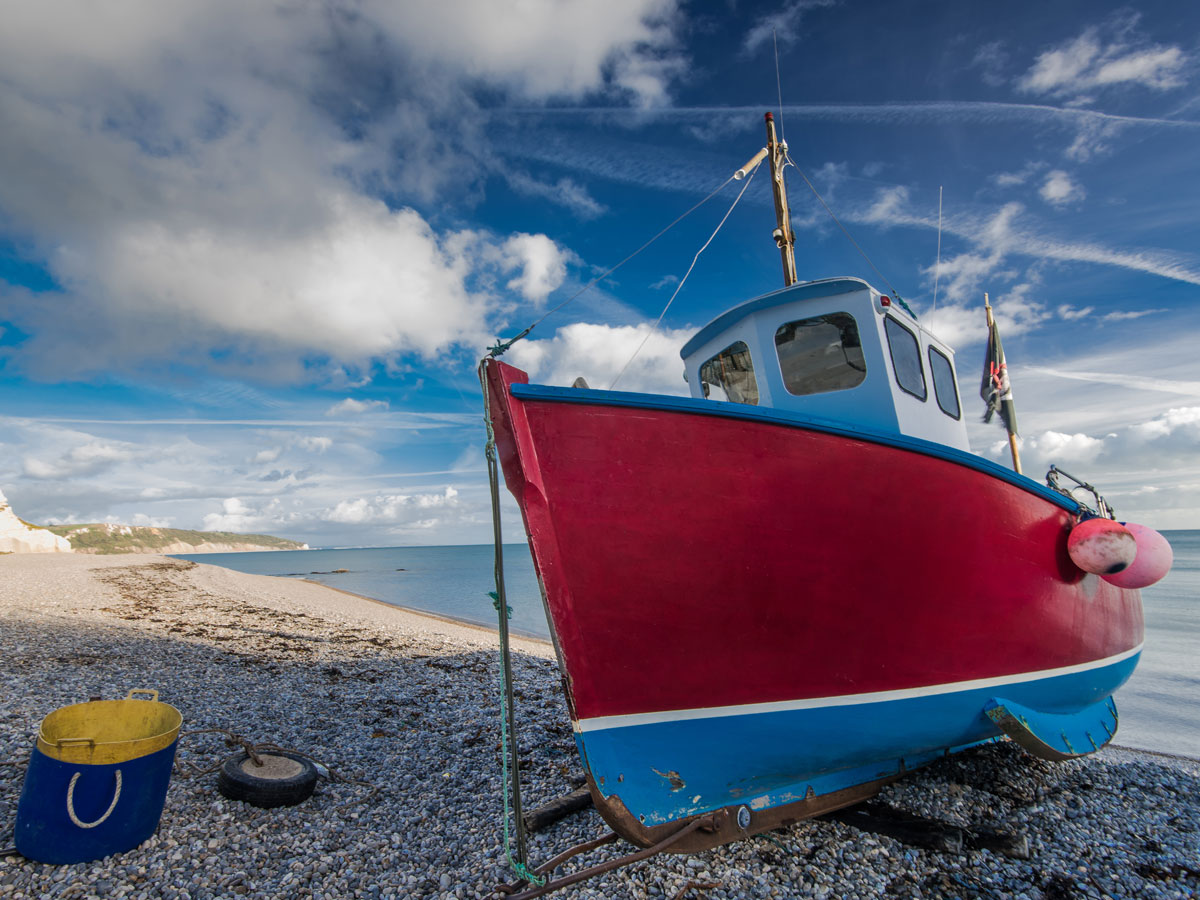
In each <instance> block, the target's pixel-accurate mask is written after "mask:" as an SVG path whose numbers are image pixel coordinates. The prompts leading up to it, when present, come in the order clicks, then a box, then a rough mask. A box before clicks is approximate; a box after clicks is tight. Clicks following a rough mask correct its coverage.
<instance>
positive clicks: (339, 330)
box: [0, 0, 1200, 547]
mask: <svg viewBox="0 0 1200 900" xmlns="http://www.w3.org/2000/svg"><path fill="white" fill-rule="evenodd" d="M4 7H5V11H4V17H3V19H4V27H3V28H2V29H0V451H2V452H0V491H3V493H4V495H5V496H7V498H8V500H9V501H10V502H11V504H12V506H13V509H14V511H15V512H16V513H17V514H18V515H20V516H21V517H22V518H24V519H26V520H27V521H31V522H35V523H38V524H62V523H77V522H98V521H109V522H120V523H124V524H134V525H156V526H169V527H175V528H198V529H209V530H226V531H238V532H258V533H268V534H275V535H279V536H281V537H288V538H292V539H295V540H300V541H305V542H308V543H309V544H311V545H312V546H314V547H341V546H393V545H419V544H462V543H484V542H488V541H490V540H491V516H490V508H489V501H488V492H487V479H486V471H485V467H484V461H483V449H482V448H483V441H484V432H483V427H482V408H481V400H480V393H479V383H478V380H477V376H476V371H475V370H476V365H477V362H478V360H479V358H480V357H481V356H482V355H483V354H484V353H485V352H486V349H487V347H488V346H489V345H490V344H492V343H494V342H495V340H496V338H497V337H498V336H502V337H511V336H512V335H514V334H516V333H517V332H519V331H520V330H521V329H523V328H524V327H525V326H527V325H529V324H531V323H533V322H535V321H537V320H539V319H541V318H542V317H543V316H546V313H547V312H550V311H551V310H554V308H555V307H556V306H558V305H559V304H561V303H563V302H564V301H567V300H568V299H570V298H572V297H575V296H576V295H578V296H577V297H576V299H574V300H572V301H571V302H570V303H568V304H567V305H565V306H563V307H562V309H560V310H557V311H554V312H551V313H550V315H548V316H546V318H545V319H544V321H541V322H540V323H539V324H538V325H537V327H536V328H535V329H534V330H533V332H532V333H531V334H530V335H529V337H528V338H527V339H526V340H524V341H522V342H520V343H518V344H517V345H515V346H514V347H513V348H512V349H511V350H510V351H509V352H508V354H507V355H506V356H505V357H504V358H505V360H506V361H509V362H512V363H513V364H515V365H518V366H521V367H522V368H525V369H527V370H528V371H529V372H530V374H531V376H532V380H534V381H538V382H542V383H549V384H569V383H571V381H573V380H574V378H575V377H576V376H578V375H583V376H585V377H586V378H587V379H588V381H589V383H590V384H591V385H592V386H593V387H608V386H609V385H610V384H612V382H613V379H614V378H615V377H616V376H617V373H618V372H620V371H621V370H622V369H625V367H626V366H627V364H628V368H627V369H625V374H624V375H622V376H621V380H620V383H619V385H618V386H619V388H620V389H622V390H645V391H653V392H660V393H674V394H684V393H686V385H685V384H684V382H683V380H682V377H681V375H682V363H681V362H680V359H679V355H678V351H679V348H680V347H681V346H682V344H683V343H684V342H685V341H686V339H687V338H688V337H689V336H690V335H691V334H692V333H694V332H695V331H696V330H697V329H698V328H699V327H701V326H702V325H704V324H705V323H706V322H707V321H709V320H711V319H712V318H713V317H715V316H716V315H718V314H719V313H720V312H722V311H723V310H725V309H727V308H728V307H730V306H733V305H735V304H736V303H739V302H741V301H743V300H746V299H750V298H752V297H754V296H757V295H758V294H761V293H765V292H768V291H771V290H775V289H776V288H778V287H781V286H782V280H781V277H782V276H781V271H780V262H779V255H778V251H777V250H776V248H775V245H774V243H773V241H772V240H771V231H772V229H773V228H774V213H773V208H772V202H771V196H770V190H769V182H768V179H767V177H766V176H765V175H764V174H762V173H756V174H759V175H760V176H761V177H758V178H754V179H750V180H749V184H748V186H747V184H746V182H745V181H743V182H730V180H729V179H730V176H731V175H732V173H733V172H734V171H735V170H736V169H737V168H738V167H740V166H741V165H742V164H743V163H744V162H746V160H748V159H749V158H750V157H751V156H753V155H754V153H755V152H756V151H757V150H758V149H759V148H760V147H762V146H763V143H764V141H765V135H764V131H763V113H764V112H766V111H772V112H774V114H775V117H776V120H777V121H778V122H779V124H780V126H781V130H782V136H783V138H784V139H785V140H786V141H787V143H788V145H789V152H790V156H791V158H792V160H793V161H794V163H795V166H796V167H795V168H789V169H788V172H787V177H788V184H789V192H790V197H791V203H792V217H793V225H794V227H795V230H796V234H797V268H798V271H799V273H800V277H801V279H819V278H827V277H834V276H839V275H850V276H856V277H862V278H865V279H866V280H868V281H870V282H871V283H872V284H874V285H875V286H876V287H878V288H879V289H880V290H882V291H884V292H886V293H893V294H896V293H898V294H899V295H900V296H901V297H903V299H905V300H906V301H907V302H908V303H909V305H910V306H912V307H913V308H914V309H915V310H916V311H917V313H918V314H919V315H920V317H921V321H922V322H924V323H925V324H926V325H927V326H929V327H930V328H931V329H932V330H933V331H934V332H936V333H937V334H938V335H939V336H940V337H942V338H943V339H944V340H946V341H948V342H950V343H951V344H952V345H953V346H954V347H955V348H956V349H957V351H958V355H957V360H956V361H957V365H958V369H959V382H960V389H961V393H962V395H963V398H964V404H965V408H966V411H967V415H968V420H969V433H970V438H971V446H972V449H973V450H974V452H976V453H979V454H980V455H982V456H986V457H988V458H991V459H994V460H997V461H1000V462H1004V461H1006V460H1007V453H1008V451H1007V441H1006V436H1005V434H1004V431H1003V429H1002V427H1001V426H999V425H998V424H997V422H996V421H995V420H994V421H993V423H992V424H990V425H984V424H983V423H982V421H981V418H982V413H983V402H982V400H977V399H974V398H977V396H978V393H977V392H978V389H977V385H978V379H979V377H980V371H981V369H982V361H983V352H984V344H985V340H986V331H985V318H984V311H983V294H984V292H988V294H989V295H990V298H991V302H992V305H993V306H994V308H995V310H996V315H997V319H998V321H999V323H1000V328H1001V334H1002V336H1003V339H1004V346H1005V350H1006V352H1007V357H1008V363H1009V367H1010V371H1011V375H1012V382H1013V391H1014V397H1015V400H1016V404H1017V410H1018V417H1019V422H1020V426H1021V447H1022V458H1023V463H1024V466H1025V470H1026V472H1027V473H1028V474H1031V475H1032V476H1033V477H1035V478H1038V479H1040V478H1041V476H1042V473H1044V472H1045V469H1046V467H1047V466H1048V465H1049V464H1050V463H1051V462H1054V463H1057V464H1058V465H1060V466H1061V467H1062V468H1064V469H1066V470H1067V471H1069V472H1071V473H1072V474H1076V475H1078V476H1080V477H1081V478H1084V479H1086V480H1088V481H1091V482H1093V483H1095V484H1096V485H1097V486H1098V487H1099V488H1100V489H1101V491H1102V492H1103V493H1104V494H1105V496H1106V497H1107V498H1108V500H1109V501H1110V502H1111V503H1112V505H1113V506H1114V507H1115V508H1116V511H1117V513H1118V517H1119V518H1121V519H1126V520H1133V521H1139V522H1143V523H1145V524H1148V525H1151V526H1153V527H1157V528H1161V529H1173V528H1200V363H1198V362H1197V357H1198V356H1200V349H1198V348H1200V315H1198V314H1197V312H1196V307H1197V304H1198V302H1200V177H1198V175H1200V164H1198V163H1197V160H1198V159H1200V152H1197V150H1196V146H1197V144H1200V5H1196V4H1187V3H1179V2H1177V0H1173V2H1153V0H1150V2H1139V3H1138V4H1137V5H1136V6H1134V5H1128V6H1126V5H1120V4H1113V3H1107V2H1103V0H1099V2H1096V0H1088V2H1070V0H1063V2H1056V3H1045V2H1026V0H1014V2H1011V3H1005V4H978V3H969V4H968V3H961V2H923V3H916V4H897V3H891V2H856V0H841V2H837V0H801V2H774V3H767V2H745V0H736V2H735V0H724V2H723V0H710V2H684V0H439V2H438V3H436V4H433V3H424V2H415V0H286V2H275V3H268V2H263V3H251V4H248V3H244V2H242V0H177V2H173V3H162V2H161V0H124V2H120V0H107V2H95V0H74V2H73V0H46V2H42V3H22V2H17V0H9V2H6V3H4ZM776 61H778V65H777V62H776ZM801 174H803V176H805V177H807V179H808V180H809V181H810V182H811V183H812V185H813V188H815V192H814V190H810V189H809V187H808V185H806V184H805V180H804V178H802V177H801ZM722 186H723V187H722ZM718 188H720V190H719V191H718ZM743 188H744V189H745V191H744V193H742V194H741V195H740V199H738V198H739V191H742V189H743ZM714 191H716V194H715V195H713V196H711V198H710V199H708V200H707V202H705V203H703V204H702V205H701V206H700V207H699V208H698V209H696V210H695V211H693V212H692V213H691V214H689V215H687V216H686V217H685V218H684V219H683V220H682V221H681V222H680V223H679V224H677V225H676V226H675V227H673V228H671V229H670V230H669V231H668V232H667V233H666V234H665V235H664V236H663V237H661V238H660V239H658V240H657V241H655V242H654V243H653V244H652V245H651V246H650V247H649V248H648V249H646V250H645V251H644V252H642V253H640V254H638V255H637V256H635V257H634V258H633V259H632V260H630V261H628V262H627V263H625V264H624V265H623V266H621V267H620V268H619V269H617V271H616V272H615V273H613V274H612V275H611V276H610V277H608V278H607V279H605V280H603V281H601V282H599V283H598V284H596V285H595V286H593V287H590V288H588V289H587V290H585V291H583V292H582V293H580V290H581V289H582V288H584V287H585V286H586V285H588V284H589V283H590V282H592V281H593V280H594V279H596V278H597V276H599V275H601V274H602V273H604V272H606V271H607V270H608V269H610V268H611V267H613V266H614V265H616V264H617V263H619V262H621V261H622V260H623V259H625V258H626V257H628V256H629V255H630V254H631V253H633V252H634V251H635V250H637V249H638V248H639V247H641V246H642V245H643V244H644V243H645V242H646V241H648V240H649V239H650V238H652V237H653V236H654V235H655V234H657V233H658V232H660V231H661V230H662V229H663V228H665V227H666V226H667V225H669V224H670V223H671V222H673V221H674V220H675V219H677V218H678V217H679V216H680V215H682V214H683V213H685V212H687V211H688V210H689V209H691V208H692V207H694V206H696V204H699V203H701V201H703V200H705V198H706V197H709V196H710V195H712V194H713V192H714ZM818 193H819V195H820V197H821V198H822V199H823V202H822V200H818V199H817V196H816V194H818ZM735 200H736V201H737V202H736V203H735ZM825 205H828V207H829V208H830V209H831V210H832V211H833V213H834V214H836V216H837V219H838V221H840V223H841V226H844V228H845V230H846V231H847V232H849V234H850V235H851V236H852V237H853V242H851V240H849V239H848V238H847V236H846V234H845V233H844V232H843V230H842V227H840V226H839V225H838V224H837V223H835V221H834V220H833V219H832V218H831V216H830V214H829V213H828V212H826V209H825V208H824V207H825ZM726 215H728V218H727V219H725V221H724V225H723V226H721V227H719V226H720V223H721V222H722V218H723V217H725V216H726ZM939 223H940V226H939ZM714 232H715V233H716V234H715V237H714V236H713V235H714ZM710 237H711V238H712V241H711V243H710V244H708V246H707V248H706V249H705V250H704V252H703V253H702V254H701V255H699V257H697V256H696V254H697V251H698V250H700V249H701V247H702V246H703V245H705V242H706V241H708V240H709V238H710ZM856 244H857V247H856ZM859 248H861V251H862V252H861V253H860V250H859ZM693 263H694V265H693ZM689 267H692V270H691V274H690V276H688V277H687V279H686V282H684V283H683V286H682V288H681V289H679V290H678V292H677V293H676V290H677V289H678V288H679V286H680V283H681V279H683V278H684V275H685V273H687V272H688V270H689ZM672 298H673V299H672ZM668 301H670V305H669V308H667V309H666V313H665V315H663V317H662V321H661V324H660V325H659V326H658V327H657V328H656V329H655V328H654V327H653V326H654V323H655V322H656V320H657V319H658V318H659V316H660V314H662V313H663V310H664V308H666V307H667V306H668ZM643 342H644V346H642V349H641V350H640V352H637V355H636V357H635V358H634V357H633V354H634V353H635V351H637V348H638V347H639V345H642V344H643ZM631 358H633V361H632V363H630V359H631ZM505 498H506V499H505V517H506V520H505V529H506V537H508V538H509V539H519V538H520V536H521V535H520V524H519V516H518V514H517V512H516V508H515V505H514V504H513V503H512V502H511V500H510V499H509V498H508V496H507V494H505Z"/></svg>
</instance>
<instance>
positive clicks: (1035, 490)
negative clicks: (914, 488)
mask: <svg viewBox="0 0 1200 900" xmlns="http://www.w3.org/2000/svg"><path fill="white" fill-rule="evenodd" d="M510 390H511V392H512V395H513V396H514V397H516V398H517V399H518V400H543V401H548V402H551V403H582V404H585V405H589V406H619V407H627V408H633V409H655V410H663V411H665V412H677V413H691V414H693V415H702V416H716V417H717V418H722V419H742V420H745V421H749V422H764V423H768V424H772V425H784V426H787V427H790V428H803V429H807V430H809V431H819V432H822V433H823V434H833V435H837V436H839V437H846V438H853V439H855V440H861V441H869V442H871V443H874V444H882V445H883V446H887V447H895V448H897V449H900V450H907V451H910V452H912V453H920V454H922V455H924V456H932V457H935V458H937V459H942V460H945V461H946V462H950V463H954V464H956V465H960V466H965V467H966V468H968V469H974V470H976V471H977V472H980V473H982V474H984V475H990V476H991V477H992V478H998V479H999V480H1001V481H1005V482H1008V483H1009V484H1011V485H1013V486H1014V487H1018V488H1021V489H1022V490H1023V491H1026V492H1028V493H1030V494H1034V495H1036V496H1038V497H1041V498H1042V499H1043V500H1047V501H1049V502H1050V503H1053V504H1055V505H1056V506H1060V507H1062V508H1063V509H1065V510H1066V511H1067V512H1070V513H1078V512H1079V508H1080V507H1079V504H1078V503H1076V502H1075V501H1074V500H1072V499H1070V498H1069V497H1065V496H1063V495H1062V494H1060V493H1058V492H1057V491H1053V490H1051V489H1050V488H1048V487H1046V486H1045V485H1042V484H1039V483H1038V482H1036V481H1034V480H1033V479H1032V478H1030V477H1028V476H1027V475H1018V474H1017V473H1016V472H1014V471H1012V470H1011V469H1006V468H1004V467H1003V466H1001V465H999V464H997V463H994V462H992V461H991V460H989V459H984V458H983V457H981V456H975V455H974V454H971V453H967V452H965V451H963V450H958V449H956V448H954V447H947V446H946V445H945V444H938V443H935V442H934V441H927V440H925V439H924V438H918V437H911V436H910V435H906V434H892V433H888V432H885V431H878V430H876V429H874V428H867V427H865V426H861V425H857V426H852V425H844V424H841V423H839V422H834V421H832V420H830V419H821V418H818V417H816V416H806V415H803V414H802V413H797V412H792V411H790V410H781V409H768V408H765V407H758V406H747V405H746V404H744V403H729V402H727V401H724V400H698V399H696V398H695V397H671V396H668V395H666V394H635V393H631V392H627V391H599V390H592V389H586V390H584V389H581V388H568V387H551V386H550V385H545V384H520V383H515V384H513V385H511V387H510Z"/></svg>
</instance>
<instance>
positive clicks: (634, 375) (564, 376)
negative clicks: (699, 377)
mask: <svg viewBox="0 0 1200 900" xmlns="http://www.w3.org/2000/svg"><path fill="white" fill-rule="evenodd" d="M649 334H650V326H649V325H648V324H642V325H623V326H611V325H595V324H589V323H586V322H577V323H575V324H573V325H567V326H564V327H563V328H560V329H558V331H557V332H555V334H554V337H553V338H550V339H548V340H525V341H521V342H519V343H517V344H515V345H514V346H513V348H512V350H510V351H509V355H510V358H511V361H512V363H513V365H516V366H519V367H520V368H522V369H525V370H526V371H528V372H529V375H530V380H532V381H537V382H540V383H544V384H557V385H570V384H572V383H573V382H574V381H575V379H576V378H577V377H579V376H581V375H582V376H583V377H584V379H585V380H586V381H587V383H588V385H589V386H590V387H593V388H601V389H607V388H608V387H609V386H610V385H611V384H612V382H613V379H615V378H616V377H617V375H618V373H620V372H621V370H622V369H624V368H625V366H626V364H627V363H629V360H630V358H631V357H632V356H633V353H634V351H635V350H637V347H638V345H639V344H641V343H642V341H643V340H645V341H646V344H645V346H644V347H643V348H642V350H641V351H640V352H639V353H638V355H637V357H636V358H634V360H633V362H632V363H631V364H629V366H628V369H626V371H625V374H624V375H622V376H621V381H620V382H619V384H618V385H617V388H618V389H619V390H623V391H646V392H649V393H656V394H686V393H687V392H688V390H687V384H686V383H685V382H684V380H683V361H682V360H681V359H680V358H679V349H680V348H681V347H682V346H683V345H684V343H686V341H687V340H688V338H690V337H691V336H692V329H689V328H684V329H679V330H670V329H668V330H665V331H664V330H662V329H660V330H659V331H658V332H655V333H654V334H652V335H650V336H649V338H648V339H647V335H649Z"/></svg>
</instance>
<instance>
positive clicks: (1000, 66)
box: [971, 41, 1008, 87]
mask: <svg viewBox="0 0 1200 900" xmlns="http://www.w3.org/2000/svg"><path fill="white" fill-rule="evenodd" d="M1007 66H1008V52H1007V51H1006V50H1005V49H1004V42H1003V41H992V42H991V43H988V44H984V45H983V46H982V47H980V48H979V49H978V50H977V51H976V52H975V57H974V59H972V60H971V68H977V69H979V77H980V78H982V79H983V82H984V84H988V85H991V86H992V87H1000V86H1001V85H1002V84H1004V82H1005V78H1004V70H1005V69H1006V68H1007Z"/></svg>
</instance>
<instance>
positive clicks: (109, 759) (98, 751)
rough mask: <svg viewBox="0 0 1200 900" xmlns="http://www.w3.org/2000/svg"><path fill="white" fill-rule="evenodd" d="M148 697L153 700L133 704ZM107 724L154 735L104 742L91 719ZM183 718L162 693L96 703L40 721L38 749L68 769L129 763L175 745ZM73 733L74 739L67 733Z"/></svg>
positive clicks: (61, 710) (138, 691)
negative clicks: (139, 728) (69, 765)
mask: <svg viewBox="0 0 1200 900" xmlns="http://www.w3.org/2000/svg"><path fill="white" fill-rule="evenodd" d="M135 694H148V695H150V696H149V699H146V700H137V699H134V695H135ZM101 718H102V719H107V720H113V721H117V722H120V723H125V724H128V723H132V724H135V725H137V724H140V725H141V726H142V727H143V729H144V730H149V731H151V733H150V734H147V735H145V736H143V737H136V738H131V739H128V740H115V741H114V740H103V739H102V738H103V734H102V732H103V730H104V729H103V728H101V727H100V726H98V725H96V724H95V722H89V721H87V720H88V719H101ZM182 725H183V715H182V714H181V713H180V712H179V710H177V709H176V708H175V707H173V706H171V705H170V704H169V703H162V702H160V701H159V699H158V691H154V690H143V689H135V690H132V691H130V692H129V694H128V695H127V696H126V697H125V699H124V700H92V701H89V702H87V703H75V704H73V705H71V706H63V707H60V708H59V709H56V710H54V712H52V713H50V714H49V715H47V716H46V717H45V718H44V719H42V722H41V725H40V726H39V728H38V739H37V748H38V750H40V751H41V752H42V753H43V754H45V755H46V756H48V757H50V758H51V759H57V760H59V761H60V762H65V763H81V764H85V765H108V764H111V763H121V762H128V761H129V760H132V759H137V758H139V757H142V756H148V755H150V754H151V753H156V752H157V751H159V750H162V749H163V748H164V747H169V746H171V744H173V743H175V740H176V739H177V738H178V736H179V729H180V727H181V726H182ZM67 729H70V731H71V733H69V734H64V733H62V732H63V731H66V730H67Z"/></svg>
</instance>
